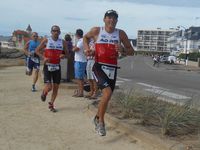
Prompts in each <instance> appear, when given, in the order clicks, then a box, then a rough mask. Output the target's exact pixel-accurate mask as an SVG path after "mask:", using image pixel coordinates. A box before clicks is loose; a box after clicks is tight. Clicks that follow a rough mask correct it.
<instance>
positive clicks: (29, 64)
mask: <svg viewBox="0 0 200 150" xmlns="http://www.w3.org/2000/svg"><path fill="white" fill-rule="evenodd" d="M26 61H27V62H26V65H27V71H30V72H32V70H33V68H34V69H36V70H39V69H40V59H39V58H37V59H36V58H35V60H34V59H32V58H30V57H27V59H26Z"/></svg>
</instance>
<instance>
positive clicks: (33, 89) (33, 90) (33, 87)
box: [31, 84, 36, 92]
mask: <svg viewBox="0 0 200 150" xmlns="http://www.w3.org/2000/svg"><path fill="white" fill-rule="evenodd" d="M31 91H32V92H36V88H35V85H34V84H33V85H32V89H31Z"/></svg>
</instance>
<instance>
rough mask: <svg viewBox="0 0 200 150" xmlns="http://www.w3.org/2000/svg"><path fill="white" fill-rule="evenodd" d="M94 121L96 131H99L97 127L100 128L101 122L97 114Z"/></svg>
mask: <svg viewBox="0 0 200 150" xmlns="http://www.w3.org/2000/svg"><path fill="white" fill-rule="evenodd" d="M93 123H94V125H95V131H97V129H98V124H99V120H98V118H97V116H95V117H94V119H93Z"/></svg>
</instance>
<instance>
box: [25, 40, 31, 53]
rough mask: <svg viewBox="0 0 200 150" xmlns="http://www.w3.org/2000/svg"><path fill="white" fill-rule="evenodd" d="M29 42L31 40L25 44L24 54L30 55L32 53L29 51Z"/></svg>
mask: <svg viewBox="0 0 200 150" xmlns="http://www.w3.org/2000/svg"><path fill="white" fill-rule="evenodd" d="M29 43H30V41H28V42H27V43H26V44H25V45H24V54H25V55H26V56H29V55H30V53H29V51H28V47H29Z"/></svg>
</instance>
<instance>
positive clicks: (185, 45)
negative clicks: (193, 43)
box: [177, 25, 188, 66]
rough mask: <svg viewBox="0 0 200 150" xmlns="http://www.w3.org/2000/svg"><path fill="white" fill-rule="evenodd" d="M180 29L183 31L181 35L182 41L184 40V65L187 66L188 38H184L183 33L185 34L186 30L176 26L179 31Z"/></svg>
mask: <svg viewBox="0 0 200 150" xmlns="http://www.w3.org/2000/svg"><path fill="white" fill-rule="evenodd" d="M180 27H182V28H183V29H184V34H183V35H182V40H184V42H185V43H183V45H184V51H185V65H186V66H187V65H188V51H187V47H188V36H187V35H186V36H185V32H186V28H185V27H184V26H181V25H179V26H177V28H178V29H179V28H180Z"/></svg>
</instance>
